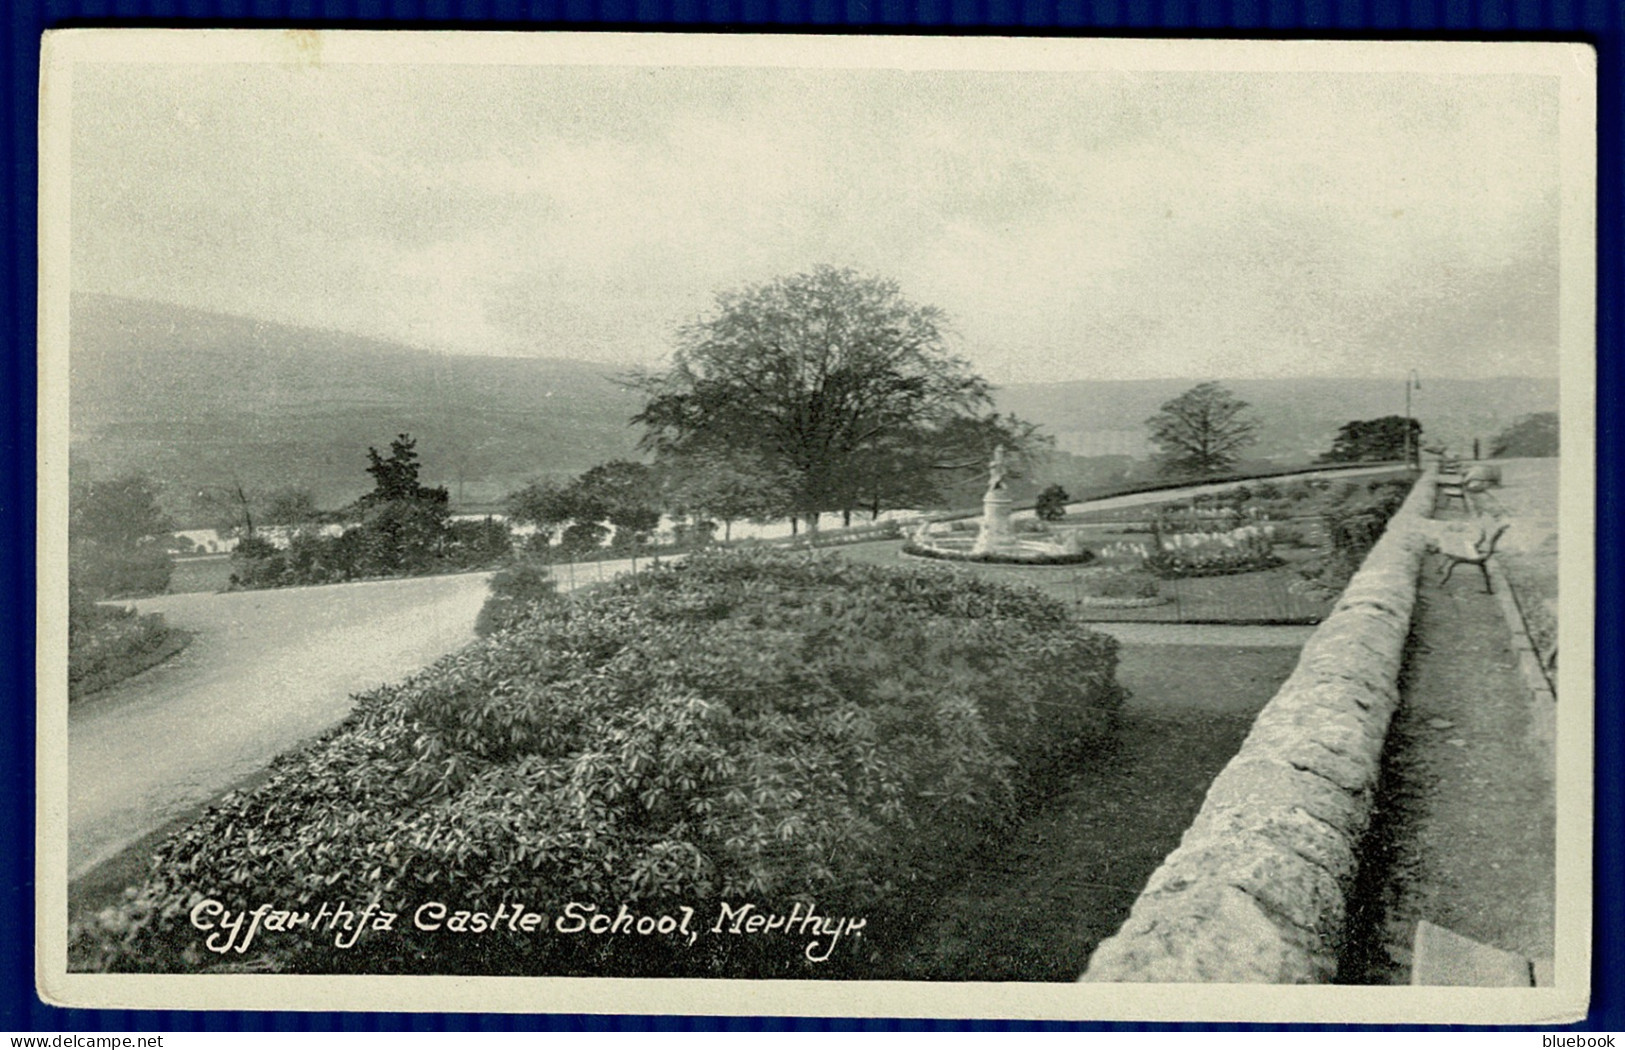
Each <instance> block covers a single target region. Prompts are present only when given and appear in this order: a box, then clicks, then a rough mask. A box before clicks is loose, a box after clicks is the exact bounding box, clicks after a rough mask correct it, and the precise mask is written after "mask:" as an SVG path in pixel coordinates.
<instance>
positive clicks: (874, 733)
mask: <svg viewBox="0 0 1625 1050" xmlns="http://www.w3.org/2000/svg"><path fill="white" fill-rule="evenodd" d="M1116 662H1117V643H1116V642H1115V641H1114V640H1113V639H1111V638H1109V637H1106V636H1103V635H1099V634H1096V633H1093V632H1091V631H1089V630H1087V629H1086V628H1084V627H1083V626H1082V625H1081V624H1079V623H1077V622H1076V621H1075V620H1073V619H1072V618H1071V616H1070V614H1069V613H1068V611H1067V609H1066V607H1065V606H1064V605H1062V604H1061V603H1059V602H1056V601H1054V600H1052V599H1049V598H1047V597H1045V596H1043V595H1041V594H1039V593H1037V592H1036V591H1031V590H1016V589H1011V588H1006V587H1002V586H998V585H995V584H991V583H987V582H983V581H979V580H975V579H970V578H964V577H961V576H959V575H957V574H946V573H939V572H931V571H924V570H906V569H887V568H881V567H877V566H871V565H859V564H852V563H849V562H846V561H844V560H842V559H838V558H828V557H821V556H818V555H791V554H783V553H774V552H767V551H755V552H740V551H722V552H701V553H698V554H695V555H693V556H692V557H691V558H690V559H688V560H686V561H684V562H681V563H678V564H676V565H668V566H666V567H664V568H661V569H657V570H653V571H649V572H645V573H641V574H638V575H637V576H633V577H622V578H620V579H618V580H616V581H614V582H611V583H609V584H607V585H605V586H604V587H603V588H602V589H600V590H597V591H594V592H592V593H591V594H589V595H587V596H584V597H583V598H581V599H580V600H579V601H578V602H577V603H576V604H574V605H573V606H563V607H559V608H556V609H554V610H553V611H552V612H551V614H549V615H543V616H537V617H533V618H530V619H527V620H525V621H524V622H522V623H519V624H517V625H516V626H515V627H514V628H513V629H512V630H509V631H506V632H503V633H501V634H498V635H496V636H494V637H492V638H490V639H487V640H486V641H484V642H481V643H477V644H475V645H473V646H471V647H469V648H467V649H465V650H463V651H461V652H459V653H457V654H454V655H452V656H450V657H448V658H446V659H444V660H442V661H440V662H439V663H437V664H435V665H434V666H432V667H431V668H429V669H428V670H426V671H425V672H423V673H421V674H419V675H418V676H416V677H414V678H412V679H410V680H408V681H407V682H405V683H402V684H400V685H397V686H393V687H388V688H384V689H380V690H377V691H375V692H372V693H369V694H366V695H364V696H362V697H361V698H360V699H359V704H358V707H357V709H356V711H355V713H354V714H353V715H352V716H351V718H350V719H349V720H348V721H347V722H346V723H345V724H344V725H343V726H341V727H340V728H338V729H337V730H335V731H334V732H333V733H331V734H329V735H328V736H327V737H326V738H325V739H323V740H320V741H318V742H316V743H314V744H312V745H310V746H308V747H306V748H304V749H302V750H300V751H298V752H295V753H291V754H289V755H287V756H284V757H283V758H282V759H280V760H278V762H277V763H276V764H275V765H274V766H273V769H272V772H271V776H270V779H269V781H268V782H267V783H265V784H264V785H263V786H261V787H258V788H256V789H254V790H251V791H248V792H245V793H240V794H234V795H231V796H228V797H227V798H226V799H225V800H223V801H222V802H221V803H219V804H218V805H216V806H215V807H213V808H212V809H211V810H209V811H208V812H207V813H206V814H205V815H204V816H203V817H202V818H201V819H200V820H199V821H198V822H197V823H195V824H194V825H192V826H191V827H190V828H188V829H187V830H185V831H184V832H182V833H180V834H178V835H176V836H175V837H173V838H171V839H170V840H169V841H167V842H166V843H165V844H164V845H163V846H162V847H160V849H159V851H158V853H157V857H156V860H155V867H154V870H153V874H152V875H151V877H150V878H149V880H148V881H147V882H146V883H145V884H144V885H143V886H141V887H140V888H139V889H138V890H133V891H131V895H130V898H129V899H128V900H127V902H126V903H125V904H124V905H122V906H120V907H119V908H116V909H110V910H108V911H106V912H104V913H103V914H102V915H101V916H98V917H97V918H96V919H95V920H94V921H92V922H90V923H88V924H84V925H81V926H78V927H76V928H75V929H74V931H73V932H72V935H71V936H72V945H73V947H72V953H73V963H72V965H74V966H75V967H76V968H88V969H109V968H110V969H117V970H133V969H152V970H190V969H199V968H208V967H209V966H210V965H211V964H218V963H219V962H220V961H221V960H222V957H221V956H218V955H213V954H210V953H209V952H207V951H205V950H204V949H203V948H202V943H203V941H202V935H201V934H200V933H199V932H198V931H197V930H195V929H192V928H190V925H189V923H188V914H189V912H190V910H191V909H192V908H193V907H194V906H196V905H197V904H198V902H200V901H202V900H203V899H205V898H214V899H218V900H220V901H222V902H224V903H226V904H227V906H228V907H231V908H234V909H236V908H244V907H247V908H253V907H254V906H256V905H257V904H259V903H262V902H270V903H271V904H273V905H274V906H276V907H279V908H290V909H294V908H297V909H303V910H307V911H311V912H315V911H316V910H317V909H318V908H319V907H320V905H321V904H322V903H323V902H336V901H342V902H349V903H350V905H351V906H352V907H353V908H359V907H360V906H362V905H363V904H364V903H365V902H367V901H378V902H382V904H383V906H384V907H386V908H390V909H392V910H398V911H400V912H402V920H401V924H400V926H397V928H396V929H394V930H393V931H392V932H389V933H384V934H376V935H375V934H367V935H363V936H362V937H361V938H360V940H359V942H358V943H357V944H356V945H355V946H354V947H351V948H340V947H337V946H336V945H335V943H334V936H333V934H332V933H330V932H319V933H311V932H309V931H308V930H301V931H298V932H295V931H291V930H285V931H280V932H275V933H270V932H264V931H262V932H261V934H260V936H259V939H258V940H257V941H256V942H255V947H254V948H253V949H252V950H251V952H250V954H249V955H248V956H246V957H240V956H233V957H231V958H230V959H229V960H228V961H231V962H233V963H234V964H238V965H242V964H247V965H249V966H254V967H271V968H279V969H283V970H287V971H299V972H327V971H365V972H468V973H593V974H598V975H614V974H621V975H674V974H692V975H732V976H755V977H763V976H819V975H825V976H829V975H836V974H839V973H841V972H842V971H841V969H840V966H841V965H843V963H844V964H845V965H848V966H857V967H859V968H861V964H862V962H863V951H867V950H868V949H867V948H866V947H865V946H867V945H872V944H874V943H875V942H876V941H877V940H878V941H883V940H884V939H885V937H886V936H887V934H888V930H890V931H892V932H893V933H896V932H897V931H898V928H899V927H900V926H903V925H905V924H903V923H896V922H894V923H891V924H888V923H887V922H886V920H885V917H884V916H885V914H886V909H887V908H888V907H890V906H891V905H893V904H894V903H896V902H899V901H904V900H908V899H911V895H917V894H918V893H919V892H920V888H921V887H928V886H930V885H931V884H932V881H933V880H935V879H938V878H939V877H940V876H944V875H946V874H948V873H951V872H953V871H954V870H956V869H957V868H958V867H959V866H960V865H961V864H962V863H963V858H964V856H965V854H966V852H967V851H968V850H969V849H971V848H973V847H974V846H975V845H976V844H977V843H979V842H982V841H984V840H985V839H986V838H987V837H988V836H989V835H991V834H993V833H995V832H996V831H998V830H999V829H1000V828H1002V827H1005V826H1007V825H1009V824H1010V823H1011V822H1013V821H1014V820H1016V819H1017V818H1018V817H1019V815H1020V814H1021V813H1022V811H1023V808H1024V807H1025V806H1026V805H1028V804H1029V803H1030V801H1031V800H1032V798H1033V797H1034V796H1035V794H1037V793H1041V792H1045V791H1052V790H1054V789H1056V788H1057V787H1058V786H1060V785H1061V784H1063V783H1064V782H1065V777H1066V776H1067V775H1068V773H1069V772H1070V771H1072V770H1075V769H1076V768H1078V766H1079V764H1080V763H1082V762H1086V761H1088V760H1089V755H1090V754H1091V753H1092V749H1094V748H1098V747H1101V746H1103V745H1104V744H1105V743H1106V742H1107V741H1108V740H1109V738H1110V734H1111V731H1112V729H1113V727H1114V725H1115V718H1116V714H1117V711H1118V709H1119V707H1120V705H1121V703H1122V699H1123V694H1122V691H1121V689H1120V688H1119V687H1118V685H1117V683H1116V681H1115V668H1116ZM916 899H917V898H916ZM429 901H443V902H446V903H447V904H448V906H450V907H453V908H484V909H486V910H491V909H494V908H496V907H497V905H498V904H499V903H504V902H505V903H509V904H513V903H519V902H523V903H524V904H526V905H527V906H528V907H529V908H531V909H533V910H537V911H541V912H543V913H545V914H547V915H548V916H549V917H550V920H551V917H552V916H556V915H558V914H559V909H561V908H563V907H564V906H565V905H566V904H567V903H568V902H571V901H575V902H593V903H596V904H598V905H599V906H601V907H604V908H607V909H609V910H610V911H614V909H615V908H616V907H618V906H619V905H620V904H622V903H625V904H627V905H628V906H629V907H630V908H631V909H632V910H633V911H634V912H636V913H639V914H660V913H662V912H666V913H675V912H676V910H677V909H678V908H679V907H681V906H689V907H693V908H695V909H696V911H697V913H698V915H697V918H696V925H699V924H701V923H703V924H704V927H705V929H706V930H709V928H710V926H711V922H712V919H713V917H714V915H715V913H716V907H717V903H718V902H720V901H729V902H732V903H733V904H735V905H737V904H739V903H742V902H747V901H748V902H754V903H755V904H757V905H758V906H759V907H761V908H763V909H764V910H772V911H776V912H778V913H779V914H784V913H786V912H789V911H790V910H791V909H792V908H793V907H795V906H797V905H800V906H802V907H805V906H806V905H807V904H809V903H815V905H816V908H817V911H818V913H819V914H822V915H855V916H867V917H868V918H869V920H870V926H869V930H868V936H867V937H865V938H863V939H860V940H859V941H857V942H856V943H855V944H853V945H851V948H853V949H862V951H859V950H853V951H851V952H848V951H847V950H846V949H845V948H843V949H842V950H841V951H838V952H836V953H835V956H834V958H833V959H832V961H831V963H830V964H829V965H828V966H826V967H824V968H820V967H818V966H817V965H815V964H812V963H809V962H807V961H806V958H805V955H804V950H803V949H804V946H805V943H806V941H807V938H805V937H793V938H785V937H749V936H736V937H730V936H728V935H726V934H723V935H710V934H708V933H702V934H701V935H700V936H699V937H698V938H697V942H696V943H694V944H692V945H691V944H689V943H687V942H679V941H677V940H674V939H672V938H668V937H659V936H648V937H638V936H630V937H628V936H621V937H615V936H602V937H591V936H567V935H563V934H559V933H555V932H553V931H552V930H551V928H549V929H544V930H543V931H542V932H541V933H539V934H536V933H533V934H523V933H508V932H506V930H503V931H501V932H498V933H487V934H485V935H481V936H466V935H456V934H449V933H444V932H440V933H434V932H424V931H418V930H415V929H413V928H411V923H410V921H409V919H410V913H411V911H412V909H413V908H415V907H416V906H417V905H419V904H420V903H423V902H429ZM402 926H404V927H405V928H404V929H403V928H401V927H402ZM262 952H263V954H262Z"/></svg>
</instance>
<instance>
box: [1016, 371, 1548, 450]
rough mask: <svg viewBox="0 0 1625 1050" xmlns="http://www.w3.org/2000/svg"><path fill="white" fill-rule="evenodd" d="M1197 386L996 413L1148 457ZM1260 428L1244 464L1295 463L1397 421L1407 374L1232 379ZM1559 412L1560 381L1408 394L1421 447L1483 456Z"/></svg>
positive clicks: (1053, 386)
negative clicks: (1157, 422)
mask: <svg viewBox="0 0 1625 1050" xmlns="http://www.w3.org/2000/svg"><path fill="white" fill-rule="evenodd" d="M1197 382H1198V380H1181V379H1170V380H1144V381H1116V382H1091V381H1088V380H1078V381H1073V382H1062V383H1023V384H1015V385H1011V386H1009V387H1005V388H1003V389H1001V390H999V391H998V401H999V409H1000V411H1003V412H1013V413H1015V414H1016V415H1018V416H1021V417H1022V418H1023V419H1030V420H1034V421H1036V422H1041V423H1043V424H1044V426H1045V427H1046V428H1047V429H1048V430H1049V432H1050V433H1051V434H1054V435H1055V436H1056V443H1057V445H1058V447H1059V448H1061V449H1062V450H1064V451H1067V452H1072V453H1074V454H1077V455H1082V456H1105V455H1116V456H1132V457H1135V458H1143V457H1145V456H1146V455H1147V454H1148V452H1149V449H1148V447H1147V445H1146V437H1145V435H1146V426H1145V420H1146V418H1147V417H1149V416H1151V415H1152V414H1153V413H1155V412H1156V411H1157V409H1158V407H1159V406H1161V405H1162V404H1163V403H1164V402H1165V401H1168V400H1170V399H1172V398H1175V397H1178V396H1179V395H1180V394H1182V393H1184V392H1185V391H1186V390H1189V389H1190V388H1191V387H1192V386H1195V385H1196V383H1197ZM1225 386H1227V387H1228V388H1229V389H1230V390H1231V391H1232V392H1233V393H1234V394H1235V395H1236V396H1237V397H1239V398H1241V399H1242V400H1243V401H1246V402H1248V403H1249V404H1250V405H1251V406H1252V409H1253V412H1254V413H1255V414H1256V415H1257V416H1258V418H1259V419H1260V420H1261V421H1262V423H1263V428H1262V430H1261V431H1260V433H1259V440H1258V444H1257V445H1256V446H1254V447H1253V448H1251V449H1249V450H1248V453H1247V455H1248V458H1249V459H1269V460H1273V461H1275V462H1278V463H1281V464H1291V463H1295V462H1302V461H1306V460H1310V459H1313V458H1314V457H1316V456H1318V455H1320V454H1321V453H1322V452H1325V451H1326V450H1327V449H1329V448H1331V446H1332V438H1333V436H1334V435H1335V434H1336V433H1337V428H1338V427H1340V426H1342V425H1343V424H1344V423H1347V422H1349V421H1350V420H1354V419H1376V418H1378V417H1381V416H1388V415H1395V416H1397V415H1403V414H1404V412H1405V383H1404V378H1403V377H1401V376H1395V377H1394V378H1393V379H1391V380H1389V379H1382V380H1376V379H1237V380H1235V381H1225ZM1556 409H1557V380H1556V379H1537V378H1525V377H1508V378H1496V379H1446V378H1438V377H1434V376H1427V375H1424V376H1423V377H1422V389H1421V390H1416V391H1412V393H1411V412H1412V414H1413V415H1414V416H1415V417H1416V419H1418V420H1420V421H1421V423H1422V431H1423V438H1422V439H1423V441H1424V442H1425V443H1428V444H1432V443H1434V442H1440V441H1442V442H1443V443H1445V444H1446V445H1448V446H1449V447H1450V448H1451V449H1453V450H1455V451H1457V452H1462V453H1467V454H1470V453H1471V452H1472V444H1473V439H1474V438H1475V437H1476V438H1479V439H1480V440H1481V441H1482V442H1483V447H1484V450H1485V453H1486V454H1488V450H1489V446H1490V441H1491V439H1492V438H1494V437H1495V435H1496V434H1498V433H1500V432H1501V431H1502V430H1503V429H1505V428H1506V427H1507V426H1509V425H1511V424H1512V423H1513V422H1515V421H1516V420H1517V419H1518V418H1519V417H1521V416H1525V415H1528V414H1529V413H1531V412H1549V411H1555V410H1556Z"/></svg>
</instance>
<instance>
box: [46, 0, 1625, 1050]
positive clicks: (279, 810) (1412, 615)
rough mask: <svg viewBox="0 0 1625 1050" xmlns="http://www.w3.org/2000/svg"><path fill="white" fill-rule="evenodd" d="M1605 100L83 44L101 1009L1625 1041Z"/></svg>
mask: <svg viewBox="0 0 1625 1050" xmlns="http://www.w3.org/2000/svg"><path fill="white" fill-rule="evenodd" d="M1594 70H1595V61H1594V55H1593V53H1592V52H1591V50H1590V49H1588V48H1586V47H1584V46H1582V45H1577V44H1561V43H1465V42H1433V43H1401V42H1378V41H1358V42H1354V41H1343V42H1327V41H1219V40H1203V41H1185V40H1172V39H1161V40H1131V39H1111V40H1086V39H1064V38H1055V37H1049V38H1038V37H1034V38H1026V39H1024V38H1020V37H951V38H950V37H918V36H915V37H911V36H901V35H899V36H823V37H821V36H814V35H804V36H803V35H794V34H785V35H774V36H749V35H723V34H718V35H704V34H682V33H642V34H631V33H575V32H561V33H474V32H464V33H406V32H393V33H392V32H359V31H350V32H345V31H323V32H315V31H250V30H212V31H204V30H192V31H187V30H112V29H109V30H69V31H57V32H54V33H51V34H49V35H48V36H47V39H46V42H45V48H44V59H43V77H42V88H41V98H42V111H41V118H40V119H41V173H42V174H41V187H40V203H41V212H40V229H41V254H40V267H41V270H40V272H41V280H40V373H39V410H40V419H41V438H40V445H39V448H40V483H39V485H40V487H39V494H40V495H39V506H40V529H39V537H40V541H39V570H38V579H39V594H38V606H39V625H40V626H39V646H40V649H39V657H38V681H39V693H38V698H37V709H38V724H39V727H40V728H39V742H38V753H39V768H40V776H39V783H38V828H39V832H38V834H39V841H38V843H37V848H38V855H39V858H40V860H39V876H38V884H37V900H38V914H37V920H36V921H37V930H36V938H37V965H38V973H39V992H40V995H41V996H42V997H43V998H44V999H45V1000H46V1001H47V1002H51V1003H55V1004H59V1005H69V1006H115V1005H116V1006H125V1007H131V1006H133V1007H148V1008H164V1009H197V1008H202V1007H208V1008H211V1009H254V1008H275V1009H320V1010H347V1009H354V1010H377V1009H388V1010H437V1011H452V1010H465V1011H492V1012H516V1011H522V1012H558V1013H565V1012H568V1013H624V1012H633V1013H639V1014H660V1013H675V1014H702V1015H703V1014H712V1015H715V1014H750V1015H768V1014H778V1015H812V1016H820V1015H822V1016H885V1017H942V1018H974V1017H1005V1018H1056V1019H1068V1020H1110V1019H1128V1020H1198V1021H1232V1020H1260V1021H1343V1020H1363V1021H1370V1022H1395V1023H1398V1022H1421V1023H1449V1024H1472V1023H1498V1024H1516V1023H1534V1022H1545V1021H1551V1022H1557V1021H1561V1020H1564V1019H1572V1018H1576V1017H1580V1016H1583V1015H1584V1012H1585V1008H1586V1003H1587V997H1588V994H1589V980H1590V957H1589V951H1590V947H1589V946H1590V937H1591V898H1590V892H1591V890H1590V886H1591V875H1592V869H1591V854H1590V840H1591V832H1592V786H1591V777H1592V739H1591V719H1592V703H1593V683H1592V623H1593V597H1592V596H1593V568H1592V564H1593V563H1592V541H1593V525H1592V522H1593V502H1594V499H1593V487H1594V481H1593V471H1594V418H1595V405H1594V389H1595V388H1594V372H1595V350H1594V346H1595V335H1594V328H1593V326H1594V319H1595V303H1594V288H1595V279H1594V272H1593V271H1594V266H1595V260H1594V239H1595V218H1594V215H1595V212H1594V208H1595V205H1594V195H1595V185H1596V176H1595V171H1596V159H1595V145H1594V137H1593V136H1594V123H1595V115H1596V103H1595V71H1594ZM1171 986H1177V988H1176V987H1171Z"/></svg>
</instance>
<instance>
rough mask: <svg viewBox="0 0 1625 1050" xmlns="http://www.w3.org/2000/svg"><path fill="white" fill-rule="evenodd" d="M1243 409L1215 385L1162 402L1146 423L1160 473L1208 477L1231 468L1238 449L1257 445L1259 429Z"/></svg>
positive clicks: (1237, 456) (1235, 398)
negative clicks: (1154, 447)
mask: <svg viewBox="0 0 1625 1050" xmlns="http://www.w3.org/2000/svg"><path fill="white" fill-rule="evenodd" d="M1248 407H1249V406H1248V404H1247V402H1245V401H1242V400H1239V399H1238V398H1237V397H1236V396H1235V395H1234V394H1232V393H1230V391H1229V390H1226V389H1225V388H1224V387H1222V386H1220V385H1219V384H1218V383H1202V384H1200V385H1198V386H1194V387H1192V388H1191V389H1189V390H1187V391H1185V392H1184V393H1183V394H1180V395H1179V396H1178V397H1176V398H1174V399H1173V400H1172V401H1166V402H1164V403H1163V405H1162V407H1161V408H1160V409H1158V410H1157V414H1156V415H1154V416H1152V417H1151V418H1150V419H1147V420H1146V421H1145V422H1146V426H1148V427H1150V428H1151V441H1152V443H1153V444H1155V445H1156V446H1157V447H1158V448H1159V449H1160V450H1161V451H1160V452H1159V454H1158V456H1157V460H1158V464H1159V467H1160V469H1161V472H1162V473H1164V474H1167V475H1170V476H1173V477H1209V476H1212V475H1214V474H1223V473H1225V472H1226V471H1228V470H1231V469H1233V468H1234V467H1235V465H1236V461H1237V459H1238V458H1239V455H1240V452H1241V450H1242V449H1244V448H1246V447H1247V446H1249V445H1251V444H1252V443H1253V442H1255V441H1257V440H1258V430H1259V426H1260V424H1259V422H1258V420H1257V419H1256V418H1254V417H1253V416H1251V415H1249V414H1247V409H1248Z"/></svg>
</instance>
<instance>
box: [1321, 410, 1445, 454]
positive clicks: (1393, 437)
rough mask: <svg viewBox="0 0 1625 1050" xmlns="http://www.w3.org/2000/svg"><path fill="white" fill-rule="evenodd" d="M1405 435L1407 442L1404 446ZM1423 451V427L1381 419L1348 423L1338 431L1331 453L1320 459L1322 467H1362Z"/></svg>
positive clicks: (1410, 421)
mask: <svg viewBox="0 0 1625 1050" xmlns="http://www.w3.org/2000/svg"><path fill="white" fill-rule="evenodd" d="M1406 431H1409V432H1410V441H1409V443H1407V442H1406V439H1405V434H1406ZM1421 447H1422V424H1421V423H1420V422H1418V421H1417V420H1416V419H1414V418H1412V419H1406V418H1405V417H1404V416H1383V417H1382V418H1380V419H1351V420H1349V421H1348V422H1347V423H1344V424H1343V425H1342V426H1341V427H1339V428H1338V429H1337V436H1336V437H1335V438H1333V439H1332V448H1331V451H1330V452H1324V453H1322V454H1321V456H1320V462H1322V463H1361V462H1374V461H1379V460H1389V459H1400V460H1402V459H1405V458H1406V456H1407V455H1408V454H1409V453H1410V452H1412V451H1413V450H1415V449H1419V448H1421Z"/></svg>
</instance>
